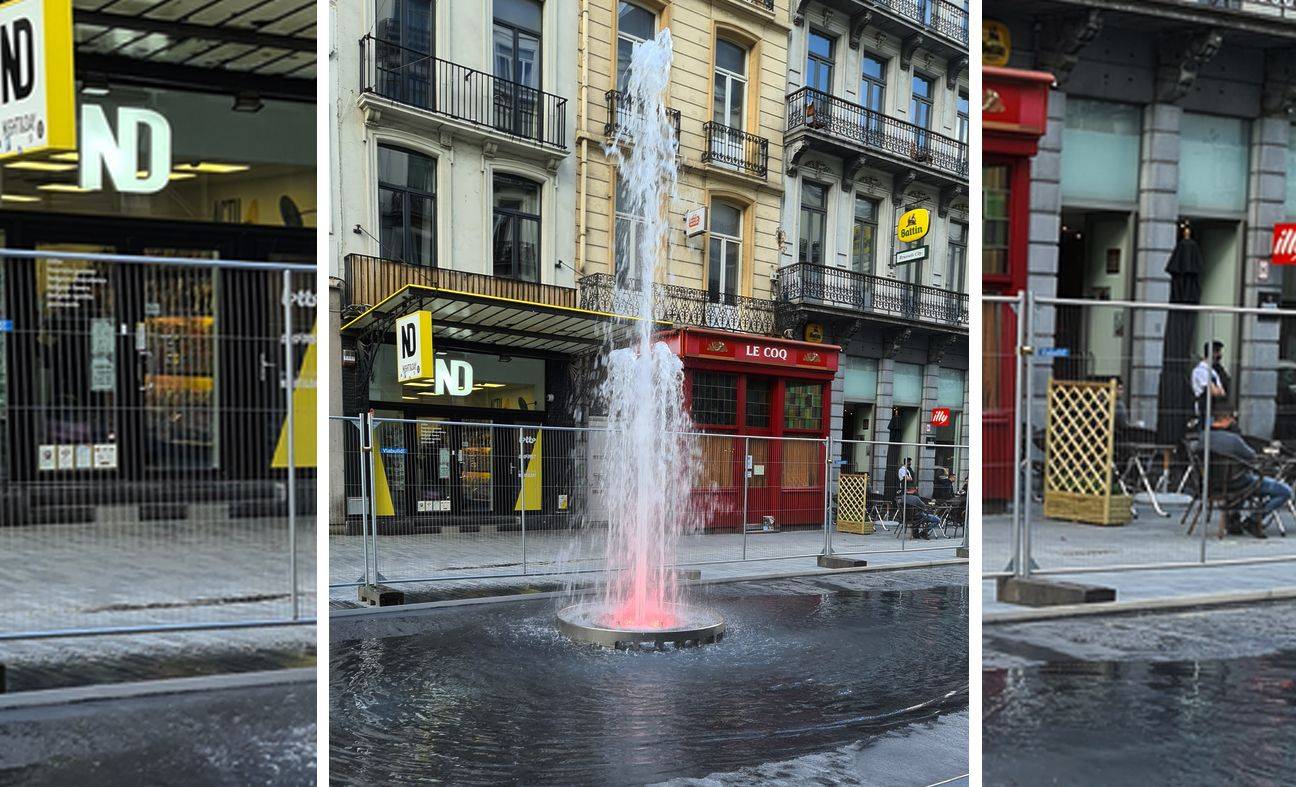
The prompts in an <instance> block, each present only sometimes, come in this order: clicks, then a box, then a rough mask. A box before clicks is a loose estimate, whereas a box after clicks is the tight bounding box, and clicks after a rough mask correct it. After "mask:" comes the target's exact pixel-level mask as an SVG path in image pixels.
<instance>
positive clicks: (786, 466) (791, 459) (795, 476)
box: [781, 440, 823, 489]
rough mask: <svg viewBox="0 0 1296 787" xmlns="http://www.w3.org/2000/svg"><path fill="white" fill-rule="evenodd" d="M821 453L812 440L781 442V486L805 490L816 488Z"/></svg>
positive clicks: (817, 444)
mask: <svg viewBox="0 0 1296 787" xmlns="http://www.w3.org/2000/svg"><path fill="white" fill-rule="evenodd" d="M822 464H823V452H822V451H821V450H820V444H819V443H817V442H815V441H814V440H785V441H784V442H783V466H782V468H781V469H782V471H783V486H784V487H789V488H793V489H805V488H807V487H812V486H818V485H819V477H820V473H819V470H820V466H821V465H822Z"/></svg>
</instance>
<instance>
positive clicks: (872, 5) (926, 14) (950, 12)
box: [792, 0, 969, 68]
mask: <svg viewBox="0 0 1296 787" xmlns="http://www.w3.org/2000/svg"><path fill="white" fill-rule="evenodd" d="M810 2H811V0H794V2H793V4H792V22H793V24H795V25H797V26H798V27H799V26H801V25H804V24H805V20H806V17H808V16H809V15H810V10H809V9H810ZM815 2H818V3H820V4H822V5H824V6H826V7H828V8H830V9H833V10H834V11H840V12H842V13H843V14H845V15H846V16H847V17H854V16H855V15H856V14H860V13H861V12H863V11H867V12H868V13H869V14H870V17H869V21H868V26H870V27H873V28H876V29H878V30H881V31H884V32H887V33H890V34H892V35H894V36H897V37H898V38H900V39H901V40H902V41H903V40H906V39H909V38H910V37H911V36H915V35H916V36H918V37H920V38H921V39H922V40H921V41H918V40H915V41H913V42H912V46H913V47H916V46H918V45H919V44H921V45H922V46H924V47H927V48H929V49H932V48H934V49H935V50H936V51H937V52H938V53H939V54H940V56H941V57H942V58H946V59H948V58H952V57H958V56H960V55H962V56H963V57H966V56H967V54H968V39H969V36H968V12H967V8H966V3H958V2H952V1H951V0H867V2H860V0H815ZM857 30H863V27H862V26H861V27H859V28H857ZM851 36H852V38H851V40H852V42H853V43H852V44H851V48H854V46H855V44H856V43H858V42H859V32H856V31H852V33H851ZM905 57H908V56H907V55H906V56H905ZM906 68H907V66H906Z"/></svg>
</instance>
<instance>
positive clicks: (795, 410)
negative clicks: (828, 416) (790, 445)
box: [783, 382, 824, 431]
mask: <svg viewBox="0 0 1296 787" xmlns="http://www.w3.org/2000/svg"><path fill="white" fill-rule="evenodd" d="M823 388H824V387H823V383H793V382H789V383H787V384H786V387H785V388H784V392H783V428H784V429H786V430H801V431H806V430H817V429H819V428H820V427H821V426H823Z"/></svg>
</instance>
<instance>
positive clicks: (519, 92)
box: [493, 0, 541, 139]
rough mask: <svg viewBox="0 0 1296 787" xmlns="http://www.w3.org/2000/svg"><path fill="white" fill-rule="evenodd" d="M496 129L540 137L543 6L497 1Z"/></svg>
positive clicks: (520, 0)
mask: <svg viewBox="0 0 1296 787" xmlns="http://www.w3.org/2000/svg"><path fill="white" fill-rule="evenodd" d="M494 4H495V26H494V31H493V33H494V35H493V60H494V63H495V76H496V77H498V78H497V79H496V80H495V82H494V85H495V104H494V106H495V126H496V127H497V128H499V129H502V130H505V131H508V132H510V133H513V134H517V135H518V136H522V137H526V138H528V139H534V138H536V137H537V136H539V122H540V117H539V105H540V30H541V21H540V3H538V2H535V0H494Z"/></svg>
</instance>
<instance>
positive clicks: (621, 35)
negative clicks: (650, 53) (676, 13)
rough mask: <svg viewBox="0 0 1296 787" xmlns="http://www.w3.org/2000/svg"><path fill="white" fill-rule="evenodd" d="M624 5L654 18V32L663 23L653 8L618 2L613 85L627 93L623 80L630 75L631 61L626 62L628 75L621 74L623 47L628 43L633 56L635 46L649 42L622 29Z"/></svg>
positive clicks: (628, 2)
mask: <svg viewBox="0 0 1296 787" xmlns="http://www.w3.org/2000/svg"><path fill="white" fill-rule="evenodd" d="M623 5H628V6H632V7H634V8H638V9H639V10H640V11H643V12H644V13H646V14H648V15H650V16H651V17H652V21H653V30H657V29H658V25H659V24H660V23H661V22H660V19H659V18H658V15H657V12H656V11H654V10H652V9H651V8H648V7H647V6H644V5H641V4H639V3H635V2H631V0H618V2H617V6H616V8H617V16H616V18H617V34H616V40H615V50H614V51H613V52H612V84H613V86H614V87H615V88H616V89H617V90H618V91H621V92H625V89H626V86H625V84H623V81H622V80H623V79H624V77H625V76H626V74H629V70H628V67H629V63H630V61H629V60H627V61H626V65H627V71H626V74H622V73H620V71H621V46H622V45H623V44H627V43H628V44H629V45H630V47H631V50H630V51H631V53H632V55H633V52H634V47H635V46H637V45H639V44H644V43H647V42H648V39H645V38H640V37H638V36H636V35H634V34H633V33H627V32H626V31H624V30H622V29H621V6H623Z"/></svg>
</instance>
